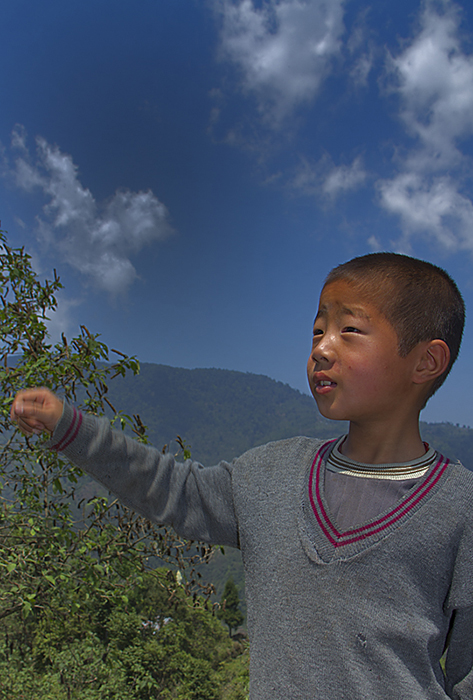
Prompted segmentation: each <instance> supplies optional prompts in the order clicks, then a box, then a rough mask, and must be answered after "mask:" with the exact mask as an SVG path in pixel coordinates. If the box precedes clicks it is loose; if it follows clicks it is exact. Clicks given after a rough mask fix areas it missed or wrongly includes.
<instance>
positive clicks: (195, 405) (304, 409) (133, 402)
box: [109, 364, 473, 469]
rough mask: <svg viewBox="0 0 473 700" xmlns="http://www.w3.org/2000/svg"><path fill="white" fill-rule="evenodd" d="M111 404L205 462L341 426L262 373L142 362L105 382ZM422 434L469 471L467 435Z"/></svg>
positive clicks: (428, 428) (472, 441) (446, 428)
mask: <svg viewBox="0 0 473 700" xmlns="http://www.w3.org/2000/svg"><path fill="white" fill-rule="evenodd" d="M109 398H110V400H111V402H112V403H113V404H114V405H115V406H116V407H117V408H120V409H121V410H123V411H124V412H125V413H127V414H129V415H132V414H139V415H140V418H141V419H142V421H143V423H144V424H145V425H146V426H147V427H148V431H149V435H150V438H151V441H152V443H153V444H154V445H155V446H156V447H159V448H161V447H162V446H163V445H164V444H169V443H171V442H172V441H174V440H175V438H176V435H180V436H181V437H182V438H183V439H184V440H186V442H187V443H188V445H190V448H191V451H192V457H193V458H194V459H196V460H198V461H200V462H202V463H203V464H205V465H210V464H215V463H216V462H218V461H219V460H221V459H226V460H231V459H233V458H234V457H237V456H238V455H240V454H242V453H243V452H244V451H245V450H248V449H250V448H251V447H255V446H256V445H261V444H264V443H266V442H268V441H270V440H279V439H282V438H287V437H292V436H294V435H307V436H309V437H312V436H313V437H322V438H325V437H327V438H329V437H335V436H337V435H341V434H342V433H343V432H344V431H345V430H346V424H342V423H339V422H334V421H328V420H326V419H325V418H323V417H322V416H321V415H320V414H319V413H318V411H317V407H316V405H315V402H314V400H313V399H312V398H311V397H310V396H308V395H306V394H302V393H301V392H299V391H297V390H296V389H292V388H291V387H290V386H288V385H287V384H282V383H281V382H277V381H275V380H274V379H270V378H269V377H265V376H263V375H256V374H249V373H246V374H245V373H243V372H236V371H232V370H223V369H192V370H189V369H182V368H178V367H168V366H166V365H158V364H142V365H141V372H140V374H139V375H138V376H137V377H132V376H128V377H126V378H121V377H118V378H116V379H114V380H113V381H112V382H111V384H110V391H109ZM421 426H422V427H421V429H422V437H423V439H424V440H426V441H427V442H429V443H430V444H431V445H432V446H434V447H435V448H437V449H438V450H439V451H441V452H443V453H444V454H445V455H447V456H448V457H449V458H450V459H460V460H461V461H462V462H463V464H464V465H465V466H466V467H468V468H469V469H473V430H472V429H471V428H468V427H464V426H463V427H461V426H458V425H451V424H450V423H422V424H421Z"/></svg>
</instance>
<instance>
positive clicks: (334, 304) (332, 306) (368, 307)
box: [317, 280, 381, 320]
mask: <svg viewBox="0 0 473 700" xmlns="http://www.w3.org/2000/svg"><path fill="white" fill-rule="evenodd" d="M332 314H336V315H346V316H353V317H355V318H365V319H367V320H370V319H374V318H379V317H381V313H380V312H379V311H378V309H377V307H376V306H375V304H374V303H373V302H372V300H371V299H370V298H369V297H368V296H367V294H366V293H365V294H363V293H362V292H361V291H360V290H359V289H357V288H356V286H354V285H353V284H350V283H349V282H346V281H345V280H336V281H334V282H329V283H328V284H326V285H325V286H324V287H323V289H322V292H321V293H320V300H319V308H318V311H317V318H319V317H320V316H326V315H332Z"/></svg>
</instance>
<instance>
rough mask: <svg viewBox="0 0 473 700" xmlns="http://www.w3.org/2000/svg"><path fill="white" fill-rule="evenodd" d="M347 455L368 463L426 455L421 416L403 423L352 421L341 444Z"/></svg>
mask: <svg viewBox="0 0 473 700" xmlns="http://www.w3.org/2000/svg"><path fill="white" fill-rule="evenodd" d="M341 452H342V454H343V455H345V457H348V458H349V459H353V460H355V461H356V462H364V463H365V464H393V463H399V462H410V461H412V460H414V459H418V458H419V457H422V455H423V454H425V445H424V443H423V442H422V438H421V436H420V432H419V421H418V419H417V420H416V421H415V422H413V421H409V422H408V423H407V424H404V425H401V426H395V425H392V424H391V425H389V426H379V425H368V426H366V425H358V424H356V423H350V428H349V431H348V435H347V438H346V440H345V441H344V442H343V444H342V446H341Z"/></svg>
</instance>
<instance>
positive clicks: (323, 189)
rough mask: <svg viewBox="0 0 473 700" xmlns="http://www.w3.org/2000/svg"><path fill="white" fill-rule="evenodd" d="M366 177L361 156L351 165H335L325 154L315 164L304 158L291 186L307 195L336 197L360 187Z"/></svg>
mask: <svg viewBox="0 0 473 700" xmlns="http://www.w3.org/2000/svg"><path fill="white" fill-rule="evenodd" d="M366 177H367V173H366V171H365V170H364V168H363V164H362V159H361V157H360V156H358V157H357V158H355V159H354V161H353V162H352V163H351V164H350V165H339V166H335V165H334V164H333V162H332V160H331V159H330V158H329V157H328V156H324V157H323V158H321V159H320V160H319V161H318V162H317V163H315V164H311V163H309V162H308V161H307V160H303V161H302V163H301V165H300V167H299V170H298V172H297V174H296V176H295V177H294V178H293V180H292V182H291V186H292V188H293V189H295V190H299V191H300V192H302V193H303V194H306V195H313V196H320V195H325V196H326V197H330V198H331V199H335V198H336V197H337V196H338V195H340V194H342V193H343V192H348V191H349V190H355V189H357V188H358V187H360V186H361V185H362V184H363V183H364V181H365V180H366Z"/></svg>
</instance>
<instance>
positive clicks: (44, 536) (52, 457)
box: [0, 231, 210, 644]
mask: <svg viewBox="0 0 473 700" xmlns="http://www.w3.org/2000/svg"><path fill="white" fill-rule="evenodd" d="M61 286H62V285H61V283H60V280H59V278H58V276H57V275H56V272H55V271H54V275H53V278H52V279H50V280H45V281H43V282H42V281H40V280H39V279H38V277H37V275H36V274H35V272H34V271H33V269H32V267H31V258H30V256H29V255H28V254H27V253H26V252H25V250H24V249H23V248H17V249H14V248H11V247H9V246H8V245H7V240H6V237H5V235H4V233H3V232H1V231H0V388H1V391H0V443H2V448H3V449H2V451H1V454H0V620H4V621H6V620H7V619H8V618H10V617H11V616H15V615H17V616H19V619H21V621H22V625H23V627H22V632H21V635H20V636H19V637H18V640H17V641H16V642H15V643H17V644H22V643H25V644H30V642H31V639H30V638H29V637H28V634H30V635H31V634H33V632H31V630H32V629H33V627H34V626H35V625H37V624H38V622H39V621H41V620H44V619H45V618H47V617H51V616H53V617H55V618H64V619H66V618H67V617H68V616H69V615H70V614H71V611H78V612H81V611H82V612H83V613H84V614H88V611H89V610H90V590H91V589H92V588H93V590H94V593H96V594H97V595H98V596H99V597H101V598H102V599H103V600H113V599H116V600H122V601H124V602H126V600H127V596H128V595H129V590H130V589H131V587H132V586H133V585H135V584H136V582H137V581H139V580H140V577H142V576H143V574H144V572H146V571H147V570H149V571H151V572H152V571H153V569H154V568H155V564H156V558H157V557H158V558H159V560H160V561H161V562H163V561H165V562H168V563H169V564H170V565H171V566H173V567H174V569H178V570H180V571H185V570H187V571H189V573H188V575H187V578H186V577H185V574H184V577H185V578H184V581H185V589H186V591H187V592H190V591H191V590H192V589H193V588H194V587H195V584H196V581H195V580H194V575H193V565H194V563H196V561H197V560H198V561H199V562H200V561H201V560H202V558H203V559H207V558H208V557H209V556H210V549H209V548H207V547H204V545H199V547H198V549H196V548H195V546H193V545H192V544H191V543H189V542H186V541H184V540H182V539H181V538H179V537H178V536H177V535H176V534H175V533H174V532H173V531H172V530H171V529H169V528H165V527H158V526H155V525H153V524H151V523H150V522H148V521H147V520H145V519H144V518H141V517H139V516H138V515H136V514H135V513H133V512H132V511H131V510H129V509H127V508H125V507H124V506H122V505H121V504H120V503H119V502H118V501H117V500H116V499H114V498H112V497H111V496H110V495H109V494H107V493H105V492H104V491H101V492H100V491H99V492H98V491H97V488H98V487H94V491H95V494H94V495H92V496H90V486H89V485H88V483H87V481H86V480H85V479H84V477H83V474H82V472H81V471H80V470H79V469H78V468H76V467H75V466H73V465H71V464H70V463H68V462H66V461H64V460H63V459H61V458H60V457H59V455H57V454H56V453H54V452H51V451H49V450H48V449H47V447H46V444H45V441H46V438H45V437H38V438H33V439H30V438H25V437H24V436H23V435H22V434H20V433H19V431H18V430H16V429H15V428H14V426H12V425H11V423H10V421H9V411H10V406H11V403H12V400H13V397H14V395H15V394H16V392H17V391H18V390H19V389H22V388H25V387H28V386H47V387H49V388H50V389H51V390H53V391H55V392H57V393H60V394H62V395H63V396H64V397H65V399H66V400H70V401H74V402H75V403H78V404H79V407H80V408H82V410H85V411H89V412H92V413H95V414H104V413H105V411H106V410H107V411H108V413H109V415H110V416H111V420H112V422H114V423H115V425H116V426H118V427H121V428H122V429H123V430H129V431H130V432H132V433H133V434H134V436H135V437H136V439H138V440H141V441H144V442H146V441H147V437H146V427H145V426H144V425H143V424H142V422H141V420H140V418H139V416H133V417H130V416H127V415H124V414H123V413H121V412H120V411H117V410H116V409H115V407H114V406H113V405H112V404H111V402H110V401H109V400H108V398H107V392H108V382H109V381H111V380H112V379H113V378H114V377H115V376H117V375H121V376H123V375H124V374H125V373H126V372H127V371H131V372H133V373H135V374H136V373H137V372H138V371H139V363H138V360H137V359H136V358H135V357H128V356H126V355H124V354H123V353H121V352H119V351H117V350H112V351H111V352H112V353H113V355H114V356H115V359H114V360H113V361H110V353H109V350H108V348H107V346H106V345H105V344H104V343H103V342H101V341H100V339H99V336H98V335H97V334H93V333H91V332H90V331H89V330H88V329H87V328H86V327H85V326H81V328H80V333H79V335H78V336H76V337H74V338H72V339H71V340H69V341H68V340H67V339H66V338H65V336H64V335H63V336H62V339H61V341H60V342H58V343H56V344H54V345H53V344H52V343H51V341H50V339H49V336H48V330H47V323H46V322H47V320H48V317H49V316H50V315H51V313H52V312H54V310H55V309H56V306H57V302H56V296H55V295H56V293H57V292H58V290H59V289H60V288H61ZM182 447H183V448H184V456H186V453H185V450H186V448H185V445H184V444H183V443H182ZM171 579H172V580H170V582H168V584H167V585H168V587H169V589H170V595H172V589H173V588H175V587H176V585H177V584H176V583H175V577H171ZM164 580H168V579H164ZM160 581H161V584H162V585H164V583H163V581H162V580H161V579H160ZM207 592H209V590H208V591H207ZM5 625H6V622H4V629H7V627H5ZM21 640H22V641H21ZM25 640H26V641H25ZM28 640H29V641H28ZM10 643H11V638H10Z"/></svg>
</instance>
